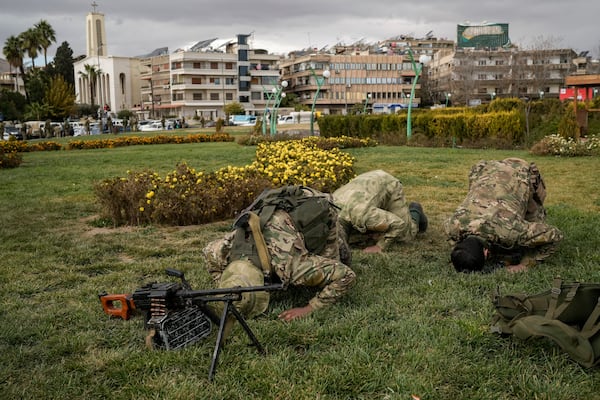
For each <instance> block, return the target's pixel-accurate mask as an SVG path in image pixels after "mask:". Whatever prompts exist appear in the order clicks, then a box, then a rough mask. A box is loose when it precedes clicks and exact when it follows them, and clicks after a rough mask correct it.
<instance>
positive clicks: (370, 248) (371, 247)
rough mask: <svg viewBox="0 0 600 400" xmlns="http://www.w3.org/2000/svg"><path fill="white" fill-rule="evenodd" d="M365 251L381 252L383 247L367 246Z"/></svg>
mask: <svg viewBox="0 0 600 400" xmlns="http://www.w3.org/2000/svg"><path fill="white" fill-rule="evenodd" d="M363 251H364V252H365V253H381V247H379V246H377V245H373V246H369V247H366V248H365V249H364V250H363Z"/></svg>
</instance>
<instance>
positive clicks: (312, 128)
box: [310, 68, 331, 136]
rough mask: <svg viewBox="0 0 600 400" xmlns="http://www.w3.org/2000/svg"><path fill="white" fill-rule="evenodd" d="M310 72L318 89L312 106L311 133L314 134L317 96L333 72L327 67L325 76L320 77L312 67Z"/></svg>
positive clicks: (324, 72)
mask: <svg viewBox="0 0 600 400" xmlns="http://www.w3.org/2000/svg"><path fill="white" fill-rule="evenodd" d="M310 72H311V74H312V75H313V76H314V77H315V81H316V82H317V91H316V92H315V98H314V99H313V103H312V107H311V109H310V135H311V136H313V135H314V134H315V105H316V104H317V97H319V91H320V90H321V86H323V83H325V79H327V78H329V76H330V75H331V73H330V72H329V70H328V69H326V70H325V71H323V76H322V77H318V76H317V74H316V73H315V70H314V69H312V68H310Z"/></svg>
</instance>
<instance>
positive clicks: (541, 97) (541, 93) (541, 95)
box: [540, 90, 544, 100]
mask: <svg viewBox="0 0 600 400" xmlns="http://www.w3.org/2000/svg"><path fill="white" fill-rule="evenodd" d="M543 98H544V91H543V90H540V100H542V99H543Z"/></svg>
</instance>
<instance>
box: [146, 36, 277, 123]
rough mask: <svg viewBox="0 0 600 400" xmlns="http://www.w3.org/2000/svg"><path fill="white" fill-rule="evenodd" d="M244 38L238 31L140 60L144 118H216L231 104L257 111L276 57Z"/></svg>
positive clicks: (274, 71) (262, 104) (274, 77)
mask: <svg viewBox="0 0 600 400" xmlns="http://www.w3.org/2000/svg"><path fill="white" fill-rule="evenodd" d="M247 38H248V35H238V36H237V40H228V41H225V42H223V43H221V42H219V41H218V40H217V39H209V40H204V41H201V42H198V43H196V44H195V45H194V46H192V47H191V48H189V49H180V50H176V51H175V52H173V53H171V54H168V52H167V53H165V54H160V55H153V56H151V57H146V58H143V59H141V61H140V64H141V65H142V72H141V76H140V77H141V80H142V81H143V82H144V84H143V85H142V101H141V109H140V111H141V112H142V113H143V114H144V117H145V118H159V117H160V116H162V115H177V116H182V117H185V118H193V117H195V116H197V117H199V118H200V117H203V118H204V119H206V120H216V119H217V118H224V117H225V110H224V109H225V106H226V105H227V104H228V103H232V102H239V103H240V104H241V105H242V106H243V107H244V109H245V110H246V112H247V113H248V114H254V115H256V114H258V113H259V112H260V111H261V110H263V109H264V107H265V105H266V98H265V96H264V93H265V91H268V90H271V89H272V88H273V87H274V85H276V84H277V81H278V78H279V69H278V61H279V56H277V55H273V54H269V53H268V52H267V51H266V50H260V49H250V48H249V45H248V42H247Z"/></svg>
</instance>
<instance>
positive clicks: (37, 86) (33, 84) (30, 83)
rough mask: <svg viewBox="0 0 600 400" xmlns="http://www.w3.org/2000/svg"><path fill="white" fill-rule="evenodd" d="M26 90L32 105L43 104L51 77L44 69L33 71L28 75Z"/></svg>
mask: <svg viewBox="0 0 600 400" xmlns="http://www.w3.org/2000/svg"><path fill="white" fill-rule="evenodd" d="M26 77H27V79H26V80H25V90H26V91H27V93H28V101H29V102H30V103H35V102H38V103H42V102H43V101H44V95H45V93H46V90H47V89H48V87H49V86H50V76H49V75H48V73H47V72H46V71H45V70H43V69H32V70H29V71H28V72H27V74H26Z"/></svg>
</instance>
